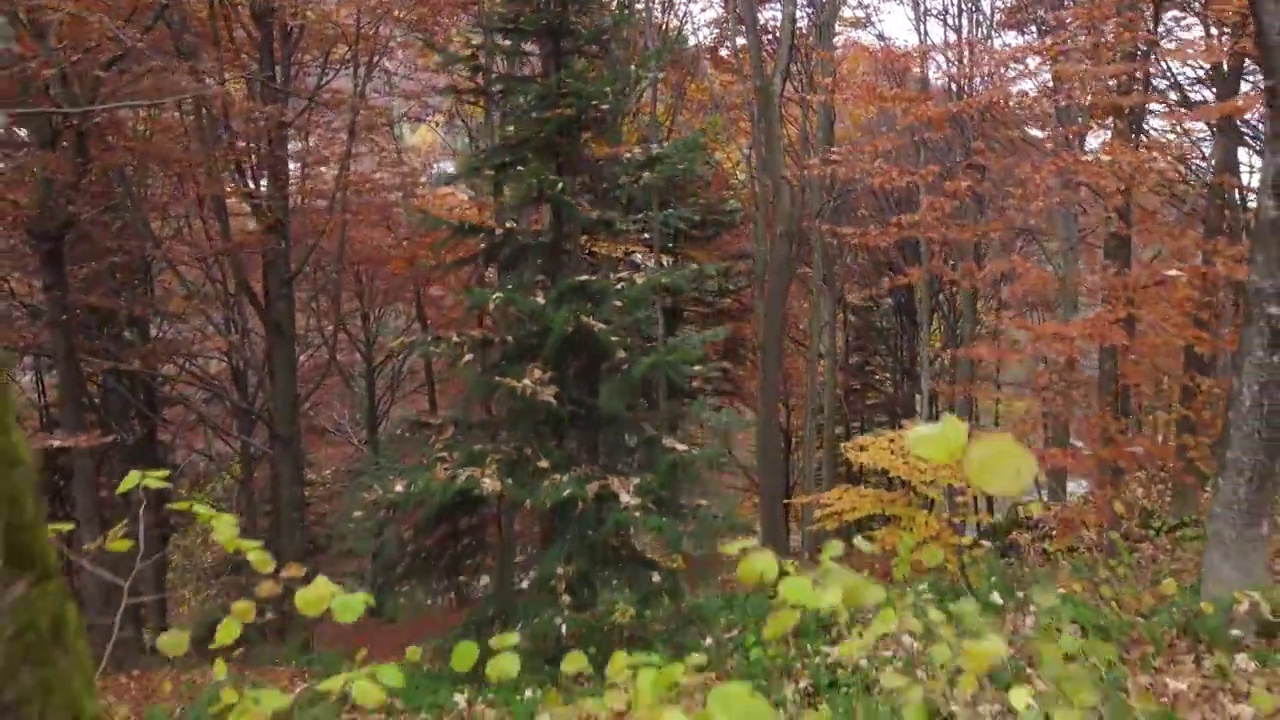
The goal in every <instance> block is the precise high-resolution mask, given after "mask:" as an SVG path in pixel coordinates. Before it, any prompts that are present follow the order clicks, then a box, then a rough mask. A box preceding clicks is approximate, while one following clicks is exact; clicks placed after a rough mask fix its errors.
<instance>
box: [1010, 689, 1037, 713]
mask: <svg viewBox="0 0 1280 720" xmlns="http://www.w3.org/2000/svg"><path fill="white" fill-rule="evenodd" d="M1035 704H1036V691H1035V690H1033V689H1031V686H1030V685H1014V686H1013V687H1011V688H1009V705H1010V706H1011V707H1013V709H1014V710H1017V711H1018V712H1020V713H1023V712H1026V711H1027V710H1029V709H1031V706H1032V705H1035Z"/></svg>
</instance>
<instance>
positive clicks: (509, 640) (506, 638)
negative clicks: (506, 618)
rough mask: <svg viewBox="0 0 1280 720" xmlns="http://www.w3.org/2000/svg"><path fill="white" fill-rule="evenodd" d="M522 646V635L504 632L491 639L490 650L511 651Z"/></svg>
mask: <svg viewBox="0 0 1280 720" xmlns="http://www.w3.org/2000/svg"><path fill="white" fill-rule="evenodd" d="M519 644H520V633H518V632H504V633H500V634H498V635H494V636H493V637H491V638H489V649H491V650H498V651H501V650H510V649H511V648H513V647H515V646H517V645H519Z"/></svg>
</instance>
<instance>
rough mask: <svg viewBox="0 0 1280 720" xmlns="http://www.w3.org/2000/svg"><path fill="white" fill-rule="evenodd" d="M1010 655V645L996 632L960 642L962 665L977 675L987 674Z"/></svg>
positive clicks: (964, 668)
mask: <svg viewBox="0 0 1280 720" xmlns="http://www.w3.org/2000/svg"><path fill="white" fill-rule="evenodd" d="M1008 655H1009V645H1008V644H1007V643H1005V641H1004V638H1002V637H1000V636H999V635H996V634H994V633H990V634H987V635H986V636H984V637H982V638H978V639H971V640H964V641H962V642H961V643H960V667H961V668H962V669H963V670H965V671H966V672H969V673H972V674H973V675H975V676H980V675H985V674H987V673H988V672H990V671H991V669H992V668H994V667H995V666H996V664H997V663H999V662H1000V661H1002V660H1004V659H1005V658H1006V657H1008Z"/></svg>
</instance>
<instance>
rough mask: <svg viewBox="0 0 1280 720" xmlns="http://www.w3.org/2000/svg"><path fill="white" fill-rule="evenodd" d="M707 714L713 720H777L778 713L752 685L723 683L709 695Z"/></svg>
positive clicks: (740, 682)
mask: <svg viewBox="0 0 1280 720" xmlns="http://www.w3.org/2000/svg"><path fill="white" fill-rule="evenodd" d="M706 709H707V712H708V713H709V714H710V716H711V718H712V720H777V717H778V713H777V711H775V710H774V709H773V706H772V705H770V704H769V701H768V700H766V699H765V697H764V696H763V695H761V694H760V692H759V691H757V690H756V689H755V688H754V687H752V686H751V683H748V682H745V681H742V680H730V681H728V682H722V683H720V684H719V685H716V686H715V687H713V688H711V692H709V693H707V708H706Z"/></svg>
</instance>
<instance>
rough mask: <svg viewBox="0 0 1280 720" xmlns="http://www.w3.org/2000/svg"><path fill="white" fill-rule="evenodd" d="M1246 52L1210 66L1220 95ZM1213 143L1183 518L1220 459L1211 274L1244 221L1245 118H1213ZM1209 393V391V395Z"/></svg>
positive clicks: (1183, 460)
mask: <svg viewBox="0 0 1280 720" xmlns="http://www.w3.org/2000/svg"><path fill="white" fill-rule="evenodd" d="M1244 60H1245V58H1244V54H1243V53H1242V52H1238V51H1232V52H1231V53H1230V55H1229V57H1228V59H1227V61H1226V62H1219V63H1215V64H1214V65H1213V66H1212V67H1211V68H1210V77H1211V78H1212V79H1213V86H1214V100H1215V101H1216V102H1219V103H1223V102H1228V101H1230V100H1232V99H1234V98H1236V97H1238V96H1239V95H1240V87H1241V83H1242V81H1243V78H1244V64H1245V63H1244ZM1211 129H1212V131H1213V147H1212V150H1211V151H1210V158H1211V163H1212V164H1211V168H1210V172H1211V173H1212V175H1211V176H1210V178H1209V183H1208V187H1207V189H1206V191H1205V194H1206V196H1207V197H1206V199H1205V217H1204V247H1203V249H1202V250H1201V254H1200V265H1201V275H1200V278H1199V280H1200V282H1199V286H1198V288H1197V291H1198V293H1199V297H1198V298H1197V299H1198V301H1199V302H1198V305H1197V307H1196V309H1195V315H1194V318H1193V320H1194V323H1195V333H1196V337H1197V338H1198V339H1199V340H1200V342H1199V343H1197V342H1188V343H1187V344H1186V345H1184V346H1183V350H1182V372H1183V381H1182V388H1181V391H1180V393H1179V397H1178V405H1179V414H1178V420H1177V435H1178V465H1179V473H1178V475H1177V476H1175V478H1174V486H1173V493H1172V497H1171V498H1170V503H1169V515H1170V517H1171V518H1172V519H1174V520H1177V519H1180V518H1183V517H1188V516H1197V517H1198V516H1199V514H1200V496H1201V492H1202V491H1203V490H1204V488H1205V485H1206V484H1208V481H1209V476H1210V469H1211V468H1212V467H1213V465H1214V463H1213V460H1214V457H1213V456H1214V454H1215V453H1214V445H1215V444H1216V443H1212V442H1211V441H1210V439H1209V438H1210V437H1211V436H1210V435H1208V434H1207V433H1208V430H1209V428H1207V427H1206V426H1205V423H1204V422H1203V421H1201V418H1203V417H1205V415H1206V414H1207V413H1208V411H1209V410H1210V409H1211V407H1210V406H1211V405H1212V403H1207V402H1206V401H1207V400H1211V398H1212V397H1213V396H1212V395H1209V393H1207V392H1206V391H1207V390H1208V388H1209V384H1210V383H1212V382H1213V381H1214V374H1215V363H1214V353H1213V352H1212V350H1211V348H1212V347H1213V345H1214V344H1216V343H1214V340H1213V338H1214V330H1213V328H1214V324H1215V323H1216V322H1217V320H1218V316H1219V312H1220V310H1219V307H1218V302H1217V295H1218V292H1217V291H1218V287H1217V285H1216V284H1214V283H1212V282H1211V278H1210V277H1209V274H1210V273H1211V272H1213V270H1214V267H1215V265H1216V263H1217V247H1216V246H1217V245H1219V244H1220V243H1223V242H1224V241H1233V238H1232V236H1233V235H1234V234H1235V233H1236V231H1237V229H1238V228H1239V226H1240V222H1239V219H1238V218H1237V217H1236V215H1237V213H1236V209H1235V207H1234V202H1232V195H1233V192H1234V188H1235V187H1238V186H1239V183H1240V157H1239V155H1240V152H1239V151H1240V141H1239V138H1240V128H1239V122H1238V121H1237V120H1236V119H1235V118H1234V117H1232V116H1231V115H1228V114H1223V115H1222V116H1221V117H1219V118H1217V119H1215V120H1214V121H1213V123H1212V124H1211ZM1206 395H1209V397H1206Z"/></svg>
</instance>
